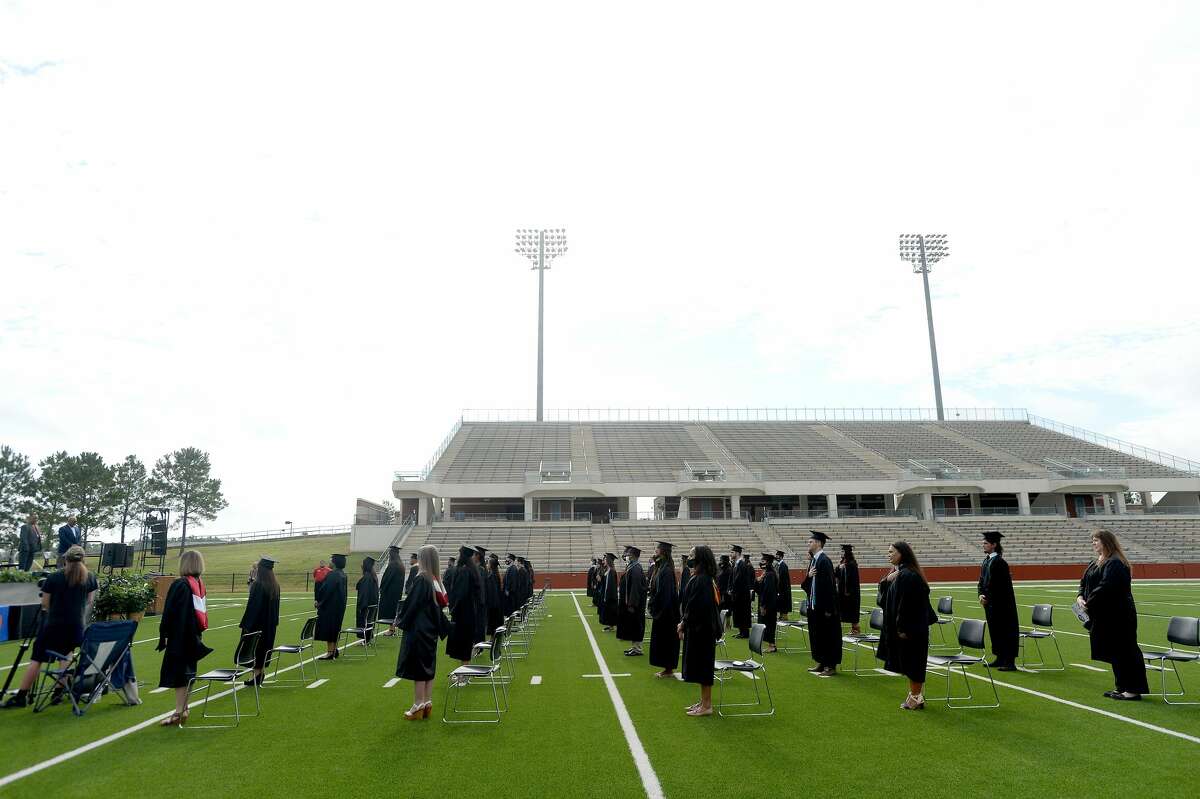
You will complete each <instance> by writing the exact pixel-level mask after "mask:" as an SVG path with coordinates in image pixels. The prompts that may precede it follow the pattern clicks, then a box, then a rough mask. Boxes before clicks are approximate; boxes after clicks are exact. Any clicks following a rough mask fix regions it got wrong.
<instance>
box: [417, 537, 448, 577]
mask: <svg viewBox="0 0 1200 799" xmlns="http://www.w3.org/2000/svg"><path fill="white" fill-rule="evenodd" d="M417 567H418V568H420V570H421V574H420V576H421V577H422V578H424V579H426V580H428V581H429V582H430V583H436V582H437V581H438V575H439V574H441V571H442V570H441V562H440V561H439V559H438V551H437V547H435V546H434V545H433V544H426V545H425V546H423V547H421V548H420V549H418V550H417Z"/></svg>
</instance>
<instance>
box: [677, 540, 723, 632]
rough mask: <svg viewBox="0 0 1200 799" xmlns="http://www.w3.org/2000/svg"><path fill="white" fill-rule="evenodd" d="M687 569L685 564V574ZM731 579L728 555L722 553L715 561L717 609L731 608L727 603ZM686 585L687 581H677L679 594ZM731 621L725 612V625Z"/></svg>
mask: <svg viewBox="0 0 1200 799" xmlns="http://www.w3.org/2000/svg"><path fill="white" fill-rule="evenodd" d="M688 571H689V570H688V568H687V567H686V566H685V567H684V569H683V573H684V574H685V575H686V574H687V573H688ZM731 580H733V566H732V565H731V564H730V562H729V556H728V555H722V556H721V559H720V560H719V561H717V593H718V594H720V595H721V606H720V607H719V608H718V610H732V606H731V605H730V603H729V583H730V581H731ZM686 586H687V581H685V580H683V579H682V578H681V579H680V581H679V595H680V596H683V589H684V588H685V587H686ZM731 623H732V621H731V619H730V618H729V615H728V614H727V615H726V617H725V627H726V628H728V627H729V625H730V624H731Z"/></svg>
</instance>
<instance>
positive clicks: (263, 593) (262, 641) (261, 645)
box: [238, 555, 279, 685]
mask: <svg viewBox="0 0 1200 799" xmlns="http://www.w3.org/2000/svg"><path fill="white" fill-rule="evenodd" d="M238 627H239V628H240V629H241V631H242V634H243V635H245V634H246V633H252V632H258V633H259V636H258V645H257V647H256V648H255V650H254V676H253V677H251V678H250V679H249V680H246V685H253V684H255V683H256V682H257V683H258V684H259V685H262V683H263V669H264V668H266V665H267V656H268V655H269V654H270V652H271V650H272V649H274V648H275V630H276V629H277V628H278V627H279V580H278V579H277V578H276V577H275V561H274V559H272V558H270V557H267V556H266V555H264V556H263V557H262V558H261V559H259V561H258V578H257V579H256V580H255V581H254V582H253V583H251V584H250V594H249V596H247V597H246V609H245V610H244V611H243V612H242V620H241V621H240V622H238Z"/></svg>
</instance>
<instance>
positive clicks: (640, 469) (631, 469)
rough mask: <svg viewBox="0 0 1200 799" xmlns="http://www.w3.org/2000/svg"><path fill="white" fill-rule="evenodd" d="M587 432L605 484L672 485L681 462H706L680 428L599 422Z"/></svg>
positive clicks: (692, 441)
mask: <svg viewBox="0 0 1200 799" xmlns="http://www.w3.org/2000/svg"><path fill="white" fill-rule="evenodd" d="M591 428H592V438H593V439H594V440H595V442H596V456H597V459H598V460H599V463H600V473H601V474H603V475H604V480H605V481H606V482H610V483H660V482H675V481H677V480H678V479H679V472H680V470H681V469H682V468H683V464H684V462H685V461H693V462H698V461H706V460H708V458H707V456H706V455H705V453H704V450H702V449H700V446H699V445H698V444H697V443H696V442H695V440H694V439H693V438H692V437H691V436H690V435H689V434H688V431H687V426H686V425H683V424H668V423H661V422H645V423H637V422H603V423H597V424H593V425H591Z"/></svg>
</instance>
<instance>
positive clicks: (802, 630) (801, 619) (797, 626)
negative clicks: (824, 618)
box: [775, 599, 811, 655]
mask: <svg viewBox="0 0 1200 799" xmlns="http://www.w3.org/2000/svg"><path fill="white" fill-rule="evenodd" d="M796 611H797V613H798V614H799V616H798V617H797V618H795V619H788V620H786V621H780V622H778V623H777V624H776V625H775V638H776V641H775V643H776V648H775V651H776V652H782V653H784V654H786V655H790V654H791V653H793V652H808V651H809V650H810V649H811V646H810V645H809V643H808V600H807V599H801V600H800V604H799V605H797V608H796ZM793 631H795V632H796V633H797V634H798V635H799V636H800V646H783V645H782V644H781V643H780V638H781V634H782V633H787V635H786V637H787V638H788V639H790V638H791V633H792V632H793Z"/></svg>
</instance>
